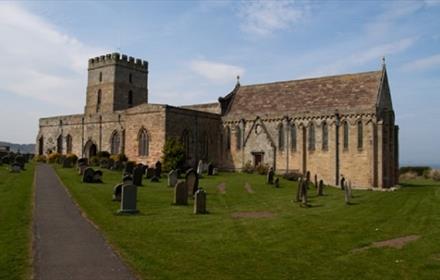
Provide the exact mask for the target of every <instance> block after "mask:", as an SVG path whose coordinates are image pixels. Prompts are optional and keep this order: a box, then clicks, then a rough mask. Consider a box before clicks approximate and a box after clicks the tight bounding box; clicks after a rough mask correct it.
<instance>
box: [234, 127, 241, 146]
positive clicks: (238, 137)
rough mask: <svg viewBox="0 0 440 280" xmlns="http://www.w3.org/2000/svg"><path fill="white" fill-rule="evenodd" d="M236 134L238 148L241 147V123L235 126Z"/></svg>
mask: <svg viewBox="0 0 440 280" xmlns="http://www.w3.org/2000/svg"><path fill="white" fill-rule="evenodd" d="M235 136H236V142H237V143H236V144H237V150H240V149H241V128H240V126H239V125H237V126H236V127H235Z"/></svg>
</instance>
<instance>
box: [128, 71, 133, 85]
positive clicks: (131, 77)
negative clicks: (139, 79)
mask: <svg viewBox="0 0 440 280" xmlns="http://www.w3.org/2000/svg"><path fill="white" fill-rule="evenodd" d="M128 81H129V82H130V84H131V83H133V74H131V73H130V74H129V75H128Z"/></svg>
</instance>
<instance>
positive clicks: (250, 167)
mask: <svg viewBox="0 0 440 280" xmlns="http://www.w3.org/2000/svg"><path fill="white" fill-rule="evenodd" d="M242 172H244V173H249V174H250V173H254V172H255V167H254V166H253V165H252V162H251V161H248V162H246V163H245V165H244V166H243V169H242Z"/></svg>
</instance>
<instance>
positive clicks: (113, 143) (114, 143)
mask: <svg viewBox="0 0 440 280" xmlns="http://www.w3.org/2000/svg"><path fill="white" fill-rule="evenodd" d="M120 144H121V138H120V137H119V133H118V132H117V131H115V132H113V134H112V138H111V140H110V152H111V154H112V155H117V154H119V151H120V150H119V147H120Z"/></svg>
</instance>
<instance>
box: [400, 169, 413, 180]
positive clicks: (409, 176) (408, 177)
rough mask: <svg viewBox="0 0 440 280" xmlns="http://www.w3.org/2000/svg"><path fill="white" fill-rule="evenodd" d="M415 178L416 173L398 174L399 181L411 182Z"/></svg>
mask: <svg viewBox="0 0 440 280" xmlns="http://www.w3.org/2000/svg"><path fill="white" fill-rule="evenodd" d="M416 178H417V173H416V172H414V171H408V172H406V173H403V174H400V176H399V180H403V181H405V180H413V179H416Z"/></svg>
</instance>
